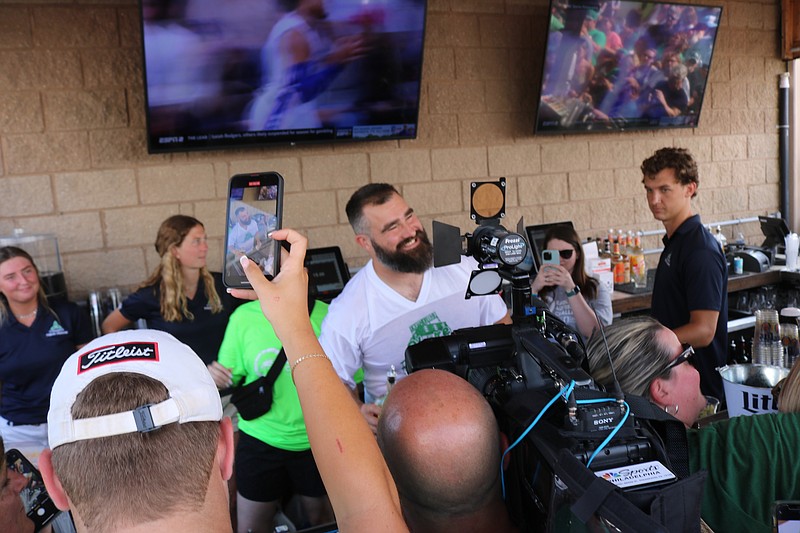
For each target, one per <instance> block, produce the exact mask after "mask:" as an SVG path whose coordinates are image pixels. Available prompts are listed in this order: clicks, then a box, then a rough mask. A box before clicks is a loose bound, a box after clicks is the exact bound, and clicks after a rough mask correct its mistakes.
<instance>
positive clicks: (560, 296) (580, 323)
mask: <svg viewBox="0 0 800 533" xmlns="http://www.w3.org/2000/svg"><path fill="white" fill-rule="evenodd" d="M544 243H545V246H544V247H545V250H553V251H555V252H557V253H558V255H559V264H543V265H542V267H541V268H540V269H539V273H538V274H537V275H536V277H535V278H534V280H533V283H532V284H531V291H532V292H533V293H534V295H536V296H538V297H539V298H541V299H542V300H544V301H545V303H547V307H548V308H549V309H550V312H552V313H553V314H554V315H556V316H557V317H558V318H560V319H561V320H562V321H563V322H564V323H565V324H567V325H568V326H570V327H571V328H573V329H575V330H577V331H578V332H579V333H580V334H581V335H582V336H583V338H584V339H588V338H589V337H591V336H592V332H593V331H594V330H595V328H596V327H597V320H598V319H599V320H601V321H602V322H603V325H606V326H607V325H608V324H611V318H612V315H613V311H612V309H611V292H610V291H609V290H608V288H607V287H605V286H604V285H602V284H600V283H598V282H597V280H595V279H594V278H592V277H591V276H589V275H588V274H586V271H585V270H584V258H583V247H582V246H581V242H580V239H579V238H578V234H577V233H575V230H574V229H572V228H571V227H570V226H566V225H564V226H554V227H553V228H551V229H550V231H548V232H547V234H546V235H545V237H544ZM595 311H596V312H597V316H595Z"/></svg>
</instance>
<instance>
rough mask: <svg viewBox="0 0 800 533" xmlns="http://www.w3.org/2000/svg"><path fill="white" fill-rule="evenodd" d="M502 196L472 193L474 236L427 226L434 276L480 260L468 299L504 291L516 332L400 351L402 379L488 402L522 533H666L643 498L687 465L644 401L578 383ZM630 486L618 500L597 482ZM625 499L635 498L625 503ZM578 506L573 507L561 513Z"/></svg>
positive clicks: (482, 190)
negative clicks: (435, 372) (445, 381)
mask: <svg viewBox="0 0 800 533" xmlns="http://www.w3.org/2000/svg"><path fill="white" fill-rule="evenodd" d="M504 191H505V180H504V179H502V178H501V179H500V180H499V181H498V182H483V183H473V184H472V191H471V216H472V218H473V220H475V221H476V222H477V223H478V228H477V229H476V230H475V231H474V232H473V233H471V234H470V233H467V234H465V235H464V236H463V237H462V236H461V235H460V230H459V229H458V228H455V227H453V226H448V225H446V224H442V223H440V222H434V225H433V235H434V265H435V266H445V265H448V264H453V263H456V262H457V261H459V260H460V257H459V256H460V255H462V254H463V255H469V256H472V257H473V258H475V259H476V260H477V261H478V265H479V266H478V269H477V270H476V271H474V272H473V274H472V277H471V278H470V281H469V285H468V287H467V291H466V294H465V298H472V297H475V296H479V295H484V294H494V293H497V292H498V291H499V289H500V287H501V285H502V282H503V280H506V281H509V282H510V285H511V291H512V297H511V301H512V312H513V325H492V326H484V327H476V328H466V329H461V330H457V331H455V332H453V333H452V334H451V335H449V336H445V337H436V338H430V339H426V340H423V341H421V342H420V343H418V344H416V345H413V346H410V347H408V349H407V351H406V355H405V365H406V370H407V371H408V372H409V373H411V372H414V371H417V370H421V369H425V368H439V369H443V370H447V371H450V372H453V373H455V374H457V375H459V376H461V377H463V378H464V379H466V380H467V381H469V382H470V383H471V384H472V385H473V386H475V387H476V388H477V389H478V390H479V391H480V392H481V393H482V394H483V395H484V396H485V397H486V398H487V400H488V401H489V403H490V405H491V406H492V408H493V410H494V412H495V416H496V418H497V420H498V424H499V427H500V430H501V431H503V432H504V433H505V434H506V436H507V437H508V438H509V439H510V441H511V442H512V447H511V449H510V456H511V461H510V466H509V468H508V470H507V471H506V472H505V473H504V474H503V475H504V488H503V490H504V497H505V498H506V503H507V505H508V508H509V512H510V513H511V516H512V519H514V520H515V522H516V523H517V524H518V525H519V526H520V527H521V528H522V529H523V530H524V531H548V532H550V531H566V530H570V531H572V530H573V529H571V528H568V527H567V525H566V524H568V523H571V522H573V521H574V519H575V518H576V517H577V518H578V521H580V522H583V523H587V524H589V523H591V522H592V521H595V522H598V523H602V524H603V526H602V528H601V529H599V530H601V531H608V530H610V531H642V530H645V529H644V528H645V527H646V528H648V529H649V530H651V531H667V529H665V527H664V525H663V524H660V523H659V522H658V520H655V519H653V518H651V517H650V516H649V515H648V512H649V508H648V510H647V511H642V510H641V509H640V508H644V507H642V505H643V504H642V502H643V501H647V500H648V499H649V498H650V496H648V495H650V494H660V493H662V492H663V491H662V490H661V489H663V487H665V486H667V485H669V484H671V483H673V482H674V481H675V480H676V479H677V478H678V477H685V476H688V463H687V462H686V461H684V460H683V459H682V458H681V457H675V454H670V453H669V452H668V451H667V449H666V448H665V446H664V444H663V442H664V440H665V438H666V437H665V436H664V433H665V432H667V431H668V429H665V428H670V429H672V430H674V429H675V427H674V426H672V425H671V424H672V423H671V422H670V421H667V420H666V418H668V417H664V416H663V412H657V411H656V410H655V409H653V408H652V407H651V405H650V403H649V402H647V401H646V400H644V399H641V398H632V397H630V396H628V397H625V396H624V395H623V394H622V393H621V391H620V390H619V387H618V386H617V390H616V391H610V392H612V393H613V394H611V395H610V394H609V391H604V390H602V389H601V388H600V387H599V386H598V385H597V384H596V383H595V382H594V380H593V379H592V378H591V376H590V375H589V374H588V373H587V369H588V365H587V363H586V356H585V346H584V342H583V339H582V338H581V336H580V334H578V333H577V332H575V331H574V330H573V329H572V328H570V327H568V326H567V325H566V324H564V323H563V322H562V321H561V320H560V319H558V318H557V317H556V316H554V315H552V314H550V313H549V311H548V309H547V306H546V304H545V303H544V302H543V301H541V300H540V299H538V298H537V297H533V296H532V294H531V289H530V282H531V280H530V271H529V270H528V269H526V266H527V265H526V263H528V265H529V264H530V261H526V257H527V258H528V259H530V245H529V243H528V242H527V240H526V238H525V236H524V235H525V234H524V231H522V230H521V228H523V227H524V226H523V222H522V220H520V223H519V224H518V230H517V232H510V231H508V230H507V229H505V228H504V227H503V226H502V225H500V221H501V219H502V218H504V216H505V194H504ZM675 423H676V424H679V423H677V422H675ZM682 430H683V428H682V426H681V427H680V429H679V431H682ZM683 438H684V439H685V434H684V437H683ZM506 453H509V452H506ZM687 461H688V460H687ZM668 466H669V468H668ZM676 467H677V468H676ZM670 468H671V469H670ZM648 469H649V470H648ZM633 471H637V472H640V471H644V472H645V474H646V475H643V474H636V475H634V474H631V472H633ZM501 472H502V469H501ZM620 472H621V473H620ZM636 476H638V477H637V479H636V480H634V481H635V482H634V483H632V484H631V485H628V486H626V487H625V488H624V489H619V488H617V487H615V486H614V485H611V486H610V487H609V486H606V484H605V483H604V482H599V481H598V480H600V477H602V478H604V479H610V480H614V479H615V478H619V477H628V478H629V480H630V479H631V478H633V477H636ZM598 487H599V488H598ZM633 491H637V492H638V494H637V496H636V498H633V499H631V498H630V497H626V496H624V494H625V493H628V492H633ZM609 495H612V496H613V497H609ZM653 497H655V496H653ZM633 501H635V502H636V503H632V502H633ZM576 502H578V503H581V505H580V506H577V505H576V506H572V507H569V506H570V505H572V504H574V503H576ZM696 518H697V520H699V510H698V513H697V517H696ZM575 522H576V523H577V521H575ZM690 523H692V522H690ZM682 525H686V524H682ZM609 527H610V528H611V529H607V528H609ZM603 528H606V529H603ZM670 530H672V528H670ZM577 531H580V529H577Z"/></svg>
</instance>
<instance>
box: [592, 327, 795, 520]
mask: <svg viewBox="0 0 800 533" xmlns="http://www.w3.org/2000/svg"><path fill="white" fill-rule="evenodd" d="M605 334H606V340H607V343H608V348H606V343H605V342H604V341H603V338H602V336H601V335H600V334H599V333H598V334H597V335H595V336H593V337H592V339H591V340H590V341H589V344H588V345H587V347H586V354H587V357H588V359H589V368H590V369H591V370H590V372H591V374H592V377H593V378H594V379H595V381H597V383H598V384H600V385H602V386H604V387H606V390H611V389H610V387H612V377H611V376H612V371H611V367H610V364H609V359H611V360H612V361H613V363H614V369H615V370H616V376H617V380H618V381H619V384H620V387H621V388H622V391H623V392H625V393H626V394H634V395H637V396H644V397H646V398H649V399H650V401H651V402H653V403H654V404H655V405H657V406H658V407H660V408H661V409H663V410H664V411H666V412H667V413H669V414H671V415H672V416H674V417H675V418H677V419H678V420H680V421H681V422H683V423H684V424H685V425H686V427H687V428H690V427H691V426H692V425H694V423H695V422H696V421H697V418H698V417H699V416H700V413H701V411H702V410H703V409H704V408H705V406H706V398H705V396H703V394H702V392H700V374H699V373H698V372H697V370H696V369H695V368H694V367H693V366H692V364H691V363H692V356H693V352H694V351H693V350H692V349H691V347H689V346H686V345H682V344H681V342H680V341H679V340H678V337H677V336H675V333H673V332H672V331H671V330H670V329H668V328H666V327H664V326H662V325H661V324H659V323H658V322H657V321H656V320H655V319H653V318H650V317H647V316H638V317H632V318H625V319H622V320H618V321H617V322H615V323H614V324H613V325H612V326H609V327H608V328H607V329H606V330H605ZM785 393H786V394H788V395H787V397H784V394H785ZM797 394H798V393H797V392H790V391H789V390H787V389H786V388H784V390H783V392H781V396H780V398H779V400H778V402H779V406H781V407H784V405H785V408H786V409H787V410H788V409H791V406H800V402H797V399H796V397H793V396H796V395H797ZM686 436H687V440H688V446H689V449H688V452H689V470H690V472H691V473H694V472H698V471H700V470H705V471H706V472H707V473H708V477H707V478H706V481H705V486H704V490H703V499H702V503H701V516H702V518H703V520H704V521H705V522H706V523H707V524H708V525H709V526H711V528H712V529H713V530H714V531H717V532H721V531H747V532H748V533H753V532H763V533H771V532H772V504H773V503H774V502H775V501H777V500H798V499H800V461H798V460H797V450H800V414H798V413H797V412H793V413H768V414H760V415H755V416H737V417H734V418H730V419H727V420H721V421H718V422H714V423H712V424H709V425H704V426H703V427H701V428H700V429H687V435H686Z"/></svg>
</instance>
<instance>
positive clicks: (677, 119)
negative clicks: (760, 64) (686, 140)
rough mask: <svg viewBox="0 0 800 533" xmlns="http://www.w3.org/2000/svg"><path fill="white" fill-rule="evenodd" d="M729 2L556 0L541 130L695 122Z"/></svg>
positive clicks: (605, 129) (692, 124)
mask: <svg viewBox="0 0 800 533" xmlns="http://www.w3.org/2000/svg"><path fill="white" fill-rule="evenodd" d="M721 16H722V8H721V7H718V6H711V5H699V4H692V5H687V4H679V3H666V2H644V1H634V0H621V1H620V0H615V1H599V0H551V3H550V12H549V19H548V28H547V44H546V52H545V59H544V62H543V69H542V82H541V90H540V93H539V105H538V111H537V116H536V128H535V131H536V133H552V134H563V133H579V132H580V133H583V132H609V131H630V130H652V129H661V128H692V127H696V126H697V125H698V123H699V120H700V114H701V111H702V109H703V101H704V99H705V96H706V89H707V86H708V74H709V69H710V68H711V61H712V59H713V55H714V45H715V42H716V39H717V34H718V32H719V23H720V17H721Z"/></svg>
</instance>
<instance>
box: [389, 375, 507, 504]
mask: <svg viewBox="0 0 800 533" xmlns="http://www.w3.org/2000/svg"><path fill="white" fill-rule="evenodd" d="M378 444H379V445H380V447H381V451H382V452H383V455H384V457H385V459H386V463H387V464H388V466H389V470H390V471H391V472H392V476H393V477H394V479H395V482H396V484H397V489H398V492H399V493H400V497H401V500H402V501H403V505H404V509H403V510H404V512H406V511H407V509H406V507H407V506H409V505H411V506H414V507H416V508H418V509H425V510H426V511H427V512H431V513H438V514H451V515H459V514H465V513H469V512H473V511H475V510H476V509H478V508H480V507H482V506H484V505H486V504H487V502H489V501H491V500H492V499H493V498H498V499H499V487H498V483H499V469H500V453H501V452H500V433H499V430H498V427H497V422H496V420H495V418H494V414H493V413H492V409H491V407H489V404H488V403H487V402H486V400H485V399H484V398H483V397H482V396H481V395H480V394H479V393H478V391H477V390H475V388H474V387H472V385H470V384H469V383H467V382H466V381H464V380H463V379H461V378H459V377H458V376H456V375H454V374H451V373H449V372H445V371H442V370H421V371H419V372H415V373H413V374H411V375H410V376H408V377H407V378H405V379H403V380H401V381H400V382H398V383H397V385H395V386H394V388H393V389H392V391H391V393H390V394H389V396H388V398H387V399H386V403H385V404H384V406H383V412H382V413H381V417H380V421H379V423H378Z"/></svg>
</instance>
